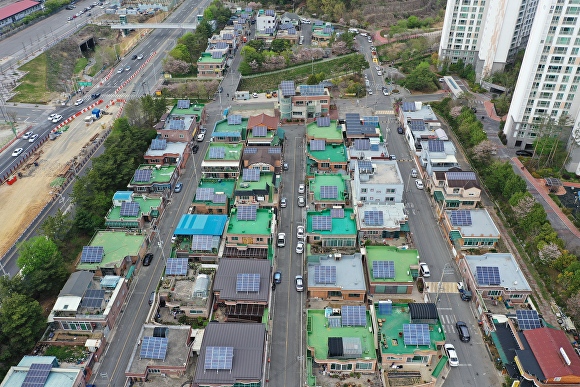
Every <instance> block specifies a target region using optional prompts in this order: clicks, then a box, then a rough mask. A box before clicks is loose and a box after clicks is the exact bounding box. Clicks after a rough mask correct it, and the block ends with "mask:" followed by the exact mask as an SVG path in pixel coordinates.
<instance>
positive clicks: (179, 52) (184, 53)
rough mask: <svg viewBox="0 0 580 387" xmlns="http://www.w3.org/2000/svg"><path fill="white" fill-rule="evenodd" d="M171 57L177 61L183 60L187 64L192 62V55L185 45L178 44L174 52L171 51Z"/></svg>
mask: <svg viewBox="0 0 580 387" xmlns="http://www.w3.org/2000/svg"><path fill="white" fill-rule="evenodd" d="M169 55H171V56H172V57H173V58H175V59H177V60H182V61H184V62H187V63H191V62H192V58H191V54H190V52H189V50H188V48H187V46H186V45H185V44H177V45H176V46H175V47H174V48H173V50H171V51H169Z"/></svg>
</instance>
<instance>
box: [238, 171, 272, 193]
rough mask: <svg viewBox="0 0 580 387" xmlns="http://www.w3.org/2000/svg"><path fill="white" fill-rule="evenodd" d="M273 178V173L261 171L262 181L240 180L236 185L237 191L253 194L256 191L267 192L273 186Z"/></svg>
mask: <svg viewBox="0 0 580 387" xmlns="http://www.w3.org/2000/svg"><path fill="white" fill-rule="evenodd" d="M243 175H244V174H243V172H242V177H243ZM273 178H274V174H273V173H272V172H262V171H260V180H258V181H244V180H243V179H238V181H237V183H236V191H238V192H244V191H247V192H249V193H251V192H253V191H254V190H266V189H268V188H269V187H271V186H272V181H273ZM268 191H269V190H268ZM268 193H269V192H268Z"/></svg>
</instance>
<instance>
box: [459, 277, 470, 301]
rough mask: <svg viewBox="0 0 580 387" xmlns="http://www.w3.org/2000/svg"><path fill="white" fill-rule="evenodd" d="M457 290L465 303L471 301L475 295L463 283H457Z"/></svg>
mask: <svg viewBox="0 0 580 387" xmlns="http://www.w3.org/2000/svg"><path fill="white" fill-rule="evenodd" d="M457 290H458V291H459V295H460V296H461V299H462V300H463V301H471V298H472V297H473V294H472V293H471V292H470V291H469V290H467V289H466V288H465V285H464V284H463V282H458V283H457Z"/></svg>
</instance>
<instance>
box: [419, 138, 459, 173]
mask: <svg viewBox="0 0 580 387" xmlns="http://www.w3.org/2000/svg"><path fill="white" fill-rule="evenodd" d="M421 146H422V149H421V159H420V161H421V166H422V167H423V168H424V169H425V171H426V173H427V176H431V175H432V174H433V173H434V172H436V171H437V172H441V171H443V172H444V171H448V170H449V169H451V168H458V167H459V162H458V161H457V158H456V157H455V153H456V149H455V146H454V145H453V143H452V142H451V141H441V140H427V141H421Z"/></svg>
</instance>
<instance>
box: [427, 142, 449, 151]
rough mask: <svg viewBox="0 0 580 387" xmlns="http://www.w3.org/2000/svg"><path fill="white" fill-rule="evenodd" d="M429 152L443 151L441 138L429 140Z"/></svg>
mask: <svg viewBox="0 0 580 387" xmlns="http://www.w3.org/2000/svg"><path fill="white" fill-rule="evenodd" d="M428 144H429V152H444V151H445V144H444V142H443V141H441V140H429V142H428Z"/></svg>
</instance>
